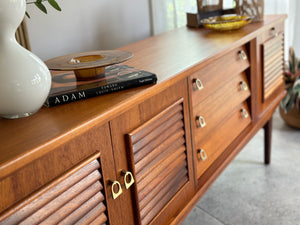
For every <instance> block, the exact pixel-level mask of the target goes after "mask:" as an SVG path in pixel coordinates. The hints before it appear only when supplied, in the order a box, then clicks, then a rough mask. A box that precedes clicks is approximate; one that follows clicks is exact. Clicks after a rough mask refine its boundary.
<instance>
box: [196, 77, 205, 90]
mask: <svg viewBox="0 0 300 225" xmlns="http://www.w3.org/2000/svg"><path fill="white" fill-rule="evenodd" d="M194 82H195V84H196V87H197V89H198V90H201V89H203V88H204V86H203V84H202V82H201V80H200V79H199V78H197V79H195V81H194Z"/></svg>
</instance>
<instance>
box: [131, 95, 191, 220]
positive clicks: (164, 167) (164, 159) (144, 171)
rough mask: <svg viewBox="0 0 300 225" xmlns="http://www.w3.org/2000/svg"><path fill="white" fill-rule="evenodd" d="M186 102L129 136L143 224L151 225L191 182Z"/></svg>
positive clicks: (166, 110) (161, 114) (170, 108)
mask: <svg viewBox="0 0 300 225" xmlns="http://www.w3.org/2000/svg"><path fill="white" fill-rule="evenodd" d="M182 101H183V100H182V99H181V100H179V101H177V102H176V103H174V104H173V105H171V106H170V107H169V108H167V109H165V110H164V111H162V112H161V113H160V114H158V115H157V116H155V117H154V118H152V119H151V120H149V121H147V122H146V123H144V124H143V125H141V126H140V127H138V128H137V129H135V130H133V131H132V132H131V133H129V134H128V140H129V143H130V144H129V146H130V148H131V151H132V152H133V161H134V168H135V174H136V187H137V192H138V199H137V201H138V206H139V210H140V219H141V224H149V223H150V222H151V220H152V219H153V218H154V217H155V216H156V215H158V214H159V212H160V211H161V210H162V209H163V207H164V206H166V205H167V203H168V202H169V201H170V200H171V199H172V198H173V197H174V196H175V195H176V193H178V191H179V190H180V189H181V188H183V187H184V185H185V184H187V183H188V181H189V176H188V161H187V148H186V145H185V127H184V120H183V119H184V114H183V105H182Z"/></svg>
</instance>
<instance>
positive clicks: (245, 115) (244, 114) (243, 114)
mask: <svg viewBox="0 0 300 225" xmlns="http://www.w3.org/2000/svg"><path fill="white" fill-rule="evenodd" d="M241 115H242V118H245V119H246V118H248V116H249V113H248V111H247V110H246V109H241Z"/></svg>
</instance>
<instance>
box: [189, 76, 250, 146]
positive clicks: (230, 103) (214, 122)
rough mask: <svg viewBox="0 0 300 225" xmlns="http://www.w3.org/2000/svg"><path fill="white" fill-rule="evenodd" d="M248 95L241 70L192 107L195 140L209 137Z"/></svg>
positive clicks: (247, 85)
mask: <svg viewBox="0 0 300 225" xmlns="http://www.w3.org/2000/svg"><path fill="white" fill-rule="evenodd" d="M249 96H250V90H249V84H248V80H247V77H246V74H245V73H244V72H243V73H240V74H238V75H237V76H235V77H234V78H233V79H232V80H231V81H229V82H228V83H226V84H225V85H224V86H223V87H222V88H221V89H220V90H218V91H217V92H214V93H213V94H212V95H211V96H209V97H207V98H206V99H204V100H203V101H201V102H200V103H199V104H198V105H197V106H196V107H194V116H193V119H194V121H193V124H194V125H193V127H194V133H195V140H196V142H197V141H198V140H200V139H203V138H206V137H209V136H210V135H211V132H212V131H213V130H214V129H218V127H219V126H220V124H222V123H223V121H224V120H225V119H226V118H227V119H228V116H229V115H230V114H231V113H232V109H234V108H236V107H237V106H238V105H240V104H241V102H243V101H245V100H246V99H247V98H248V97H249Z"/></svg>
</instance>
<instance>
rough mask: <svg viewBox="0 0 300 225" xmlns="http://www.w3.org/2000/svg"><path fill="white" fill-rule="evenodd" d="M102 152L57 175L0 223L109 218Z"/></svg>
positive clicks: (55, 222) (68, 222)
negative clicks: (100, 156)
mask: <svg viewBox="0 0 300 225" xmlns="http://www.w3.org/2000/svg"><path fill="white" fill-rule="evenodd" d="M98 158H99V154H96V155H94V156H92V157H91V158H89V159H87V160H86V161H84V162H83V163H81V164H80V165H78V166H77V167H75V168H73V169H72V170H70V171H68V172H67V173H66V174H65V175H63V176H61V177H59V178H57V179H56V180H55V181H53V182H52V183H51V184H49V185H48V186H46V187H45V188H43V189H41V190H39V191H38V192H37V193H36V194H34V195H33V196H31V197H30V198H29V199H28V200H26V201H25V202H24V204H22V205H20V206H19V207H18V206H17V207H16V209H17V210H16V211H15V212H13V213H11V214H10V215H9V216H8V217H7V218H6V219H4V220H3V221H2V222H0V224H57V223H60V224H74V223H76V222H79V221H81V220H83V219H84V218H85V219H87V218H88V220H89V221H93V220H94V219H96V218H97V217H101V218H103V222H104V223H105V222H106V221H107V216H106V206H105V196H104V194H103V182H102V175H101V168H100V163H99V161H98Z"/></svg>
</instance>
